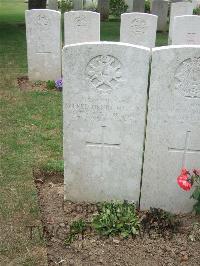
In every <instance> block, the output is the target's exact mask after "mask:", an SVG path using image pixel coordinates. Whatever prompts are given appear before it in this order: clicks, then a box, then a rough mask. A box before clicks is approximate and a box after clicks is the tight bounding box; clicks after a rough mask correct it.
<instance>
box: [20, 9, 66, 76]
mask: <svg viewBox="0 0 200 266" xmlns="http://www.w3.org/2000/svg"><path fill="white" fill-rule="evenodd" d="M25 16H26V39H27V56H28V76H29V79H30V80H56V79H59V78H61V31H60V20H61V14H60V12H58V11H54V10H48V9H32V10H27V11H26V13H25Z"/></svg>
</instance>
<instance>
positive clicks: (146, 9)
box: [145, 0, 151, 13]
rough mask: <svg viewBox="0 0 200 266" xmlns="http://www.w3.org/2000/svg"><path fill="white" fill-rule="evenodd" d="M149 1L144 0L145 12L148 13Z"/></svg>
mask: <svg viewBox="0 0 200 266" xmlns="http://www.w3.org/2000/svg"><path fill="white" fill-rule="evenodd" d="M150 9H151V3H150V0H145V13H150Z"/></svg>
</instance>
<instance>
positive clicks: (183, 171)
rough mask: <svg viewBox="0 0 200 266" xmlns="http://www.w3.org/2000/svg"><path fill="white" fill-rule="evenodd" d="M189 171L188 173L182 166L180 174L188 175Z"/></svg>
mask: <svg viewBox="0 0 200 266" xmlns="http://www.w3.org/2000/svg"><path fill="white" fill-rule="evenodd" d="M189 174H190V173H189V171H188V170H187V169H186V168H183V169H182V170H181V175H182V176H183V175H189Z"/></svg>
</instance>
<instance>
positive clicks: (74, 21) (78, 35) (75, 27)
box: [64, 11, 100, 45]
mask: <svg viewBox="0 0 200 266" xmlns="http://www.w3.org/2000/svg"><path fill="white" fill-rule="evenodd" d="M64 26H65V27H64V33H65V45H66V44H73V43H81V42H95V41H100V14H99V13H96V12H92V11H70V12H66V13H65V14H64Z"/></svg>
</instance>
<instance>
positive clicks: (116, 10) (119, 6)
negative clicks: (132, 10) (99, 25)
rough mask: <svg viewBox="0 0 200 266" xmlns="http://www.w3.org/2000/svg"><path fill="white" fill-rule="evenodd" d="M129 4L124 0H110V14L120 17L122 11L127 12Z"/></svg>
mask: <svg viewBox="0 0 200 266" xmlns="http://www.w3.org/2000/svg"><path fill="white" fill-rule="evenodd" d="M127 8H128V5H127V4H126V3H125V1H124V0H110V14H111V15H113V16H115V17H119V16H120V15H121V14H122V13H125V12H126V10H127Z"/></svg>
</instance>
